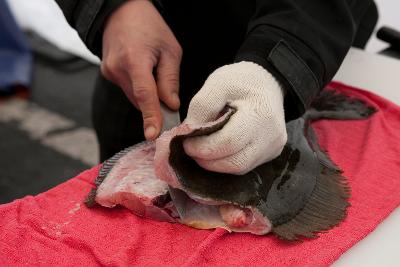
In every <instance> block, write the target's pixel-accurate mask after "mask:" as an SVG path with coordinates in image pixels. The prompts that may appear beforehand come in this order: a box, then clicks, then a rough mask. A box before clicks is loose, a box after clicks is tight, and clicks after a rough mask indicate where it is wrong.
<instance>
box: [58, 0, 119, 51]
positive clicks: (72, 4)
mask: <svg viewBox="0 0 400 267" xmlns="http://www.w3.org/2000/svg"><path fill="white" fill-rule="evenodd" d="M125 1H126V0H56V2H57V4H58V5H59V6H60V8H61V10H62V11H63V13H64V16H65V18H66V19H67V21H68V23H69V24H70V25H71V26H72V27H73V28H75V29H76V30H77V31H78V34H79V36H80V37H81V39H82V40H83V42H84V43H85V44H86V46H87V47H88V48H89V49H90V50H91V51H92V52H93V53H94V54H96V55H97V56H99V57H101V44H102V41H101V39H102V32H103V29H102V27H103V26H104V25H103V24H104V21H105V19H106V17H107V16H108V15H109V14H110V13H111V12H112V11H113V10H115V9H116V8H117V7H118V6H120V5H121V4H122V3H124V2H125Z"/></svg>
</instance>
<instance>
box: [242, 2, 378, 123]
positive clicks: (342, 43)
mask: <svg viewBox="0 0 400 267" xmlns="http://www.w3.org/2000/svg"><path fill="white" fill-rule="evenodd" d="M255 2H256V7H255V14H254V16H253V18H252V19H251V21H250V23H249V26H248V35H247V38H246V40H245V41H244V43H243V45H242V47H241V48H240V50H239V52H238V53H237V57H236V62H240V61H252V62H255V63H257V64H259V65H261V66H263V67H264V68H266V69H267V70H268V71H269V72H271V73H272V74H273V75H274V76H275V77H276V78H277V79H278V80H279V82H280V83H281V85H283V87H284V88H285V91H286V93H287V94H286V97H285V107H289V106H290V108H286V109H285V110H286V111H294V112H292V113H290V114H288V112H286V114H285V115H286V119H293V118H297V117H299V116H300V115H301V114H302V113H303V112H304V111H305V109H307V107H308V106H309V105H310V103H311V101H312V99H313V98H314V96H315V95H316V94H317V93H318V91H319V90H320V89H321V88H323V87H324V86H325V85H326V84H327V83H328V82H330V81H331V79H332V78H333V76H334V75H335V73H336V71H337V70H338V68H339V66H340V64H341V63H342V61H343V59H344V57H345V55H346V53H347V51H348V50H349V48H350V46H351V45H352V42H353V39H354V37H355V34H356V30H357V26H358V24H359V22H360V20H361V18H362V16H363V14H364V13H365V11H366V10H367V9H368V7H369V6H370V4H371V3H372V1H370V0H353V1H350V0H324V1H321V0H256V1H255ZM293 107H295V108H293Z"/></svg>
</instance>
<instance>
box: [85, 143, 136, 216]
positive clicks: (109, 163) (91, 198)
mask: <svg viewBox="0 0 400 267" xmlns="http://www.w3.org/2000/svg"><path fill="white" fill-rule="evenodd" d="M136 146H137V145H134V146H131V147H128V148H125V149H124V150H122V151H120V152H118V153H117V154H115V155H114V156H113V157H111V158H110V159H108V160H106V161H104V163H103V165H102V166H101V168H100V170H99V174H98V175H97V177H96V180H95V181H94V184H95V187H94V188H92V189H91V190H90V192H89V194H88V196H87V197H86V199H85V205H86V206H87V207H88V208H91V207H93V206H95V205H96V201H95V198H96V194H97V188H99V186H100V185H101V183H102V182H103V181H104V179H105V178H106V177H107V175H108V174H109V173H110V171H111V169H112V168H113V167H114V165H115V163H116V162H117V161H118V160H119V159H120V158H122V157H123V156H125V155H126V154H128V152H130V151H131V150H132V149H133V148H135V147H136Z"/></svg>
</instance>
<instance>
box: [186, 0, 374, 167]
mask: <svg viewBox="0 0 400 267" xmlns="http://www.w3.org/2000/svg"><path fill="white" fill-rule="evenodd" d="M350 2H351V3H350ZM370 3H371V2H369V1H365V0H359V1H358V0H354V1H350V0H348V1H347V0H323V1H322V0H256V1H255V14H254V16H253V18H252V19H251V21H250V23H249V26H248V34H247V38H246V40H245V41H244V43H243V45H242V46H241V48H240V49H239V51H238V53H237V56H236V59H235V61H236V63H234V64H231V65H226V66H223V67H221V68H219V69H217V70H216V71H214V72H213V73H212V74H211V75H210V76H209V77H208V79H207V81H206V82H205V84H204V86H203V87H202V88H201V89H200V91H199V92H198V93H197V94H196V95H195V96H194V97H193V99H192V101H191V103H190V105H189V110H188V116H187V118H186V120H187V122H188V123H194V124H198V123H202V122H207V121H210V120H212V118H216V117H217V115H218V114H219V112H220V111H221V110H222V108H223V107H224V106H225V105H230V106H231V107H233V108H234V109H235V110H236V112H235V114H234V115H233V116H232V118H231V119H230V120H229V121H228V122H227V124H226V125H225V126H224V127H223V128H222V129H221V130H219V131H218V132H216V133H213V134H211V135H208V136H200V137H193V138H191V139H187V140H185V142H184V148H185V151H186V153H187V154H188V155H190V156H191V157H192V158H194V159H195V160H196V162H197V163H198V164H199V165H200V166H202V167H203V168H206V169H208V170H212V171H217V172H227V173H233V174H242V173H246V172H249V171H251V170H252V169H254V168H255V167H256V166H258V165H260V164H262V163H264V162H267V161H270V160H272V159H274V158H275V157H277V156H278V155H279V154H280V153H281V151H282V149H283V148H284V145H285V143H286V140H287V132H286V126H285V119H286V120H291V119H295V118H298V117H300V116H301V115H302V114H303V113H304V112H305V110H306V109H307V108H308V107H309V105H310V103H311V101H312V100H313V98H314V97H315V95H316V94H317V93H318V91H319V90H321V88H322V87H323V86H325V85H326V84H327V83H328V82H329V81H330V80H331V79H332V77H333V76H334V74H335V73H336V71H337V69H338V68H339V66H340V64H341V62H342V60H343V58H344V56H345V54H346V53H347V51H348V50H349V48H350V46H351V44H352V43H353V39H354V37H355V35H356V30H357V24H358V23H359V20H360V19H361V17H362V16H363V14H364V13H365V11H366V10H367V8H368V7H369V4H370ZM284 106H285V108H284Z"/></svg>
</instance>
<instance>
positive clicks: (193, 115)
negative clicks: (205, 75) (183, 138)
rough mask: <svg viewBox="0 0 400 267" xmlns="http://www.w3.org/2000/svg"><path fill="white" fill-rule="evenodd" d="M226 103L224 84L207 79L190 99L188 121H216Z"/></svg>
mask: <svg viewBox="0 0 400 267" xmlns="http://www.w3.org/2000/svg"><path fill="white" fill-rule="evenodd" d="M226 104H227V103H226V94H224V93H223V88H222V86H218V85H217V84H216V83H213V82H208V81H206V83H205V84H204V86H203V87H202V88H201V89H200V91H199V92H198V93H197V94H196V95H195V96H194V97H193V98H192V100H191V101H190V104H189V109H188V114H187V117H186V122H188V123H191V124H193V123H204V122H210V121H214V120H216V119H217V118H218V116H219V114H220V112H221V111H222V110H223V109H224V107H225V105H226Z"/></svg>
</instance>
